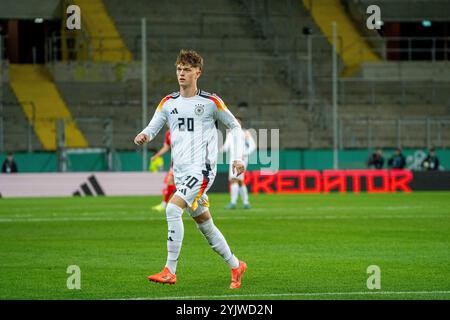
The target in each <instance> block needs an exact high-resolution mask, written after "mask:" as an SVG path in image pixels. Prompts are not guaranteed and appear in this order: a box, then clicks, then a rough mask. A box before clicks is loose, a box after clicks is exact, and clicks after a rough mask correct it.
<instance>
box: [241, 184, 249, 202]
mask: <svg viewBox="0 0 450 320" xmlns="http://www.w3.org/2000/svg"><path fill="white" fill-rule="evenodd" d="M239 195H240V196H241V199H242V202H243V203H244V204H249V203H248V190H247V186H246V185H245V184H242V186H241V187H240V188H239Z"/></svg>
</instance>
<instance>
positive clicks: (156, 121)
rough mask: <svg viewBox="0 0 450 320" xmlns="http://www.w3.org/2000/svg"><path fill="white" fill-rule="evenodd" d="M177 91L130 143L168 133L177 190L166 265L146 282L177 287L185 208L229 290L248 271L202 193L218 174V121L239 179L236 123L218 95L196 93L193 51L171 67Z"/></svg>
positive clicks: (198, 61) (197, 68)
mask: <svg viewBox="0 0 450 320" xmlns="http://www.w3.org/2000/svg"><path fill="white" fill-rule="evenodd" d="M175 66H176V74H177V79H178V84H179V85H180V91H179V92H175V93H172V94H170V95H167V96H166V97H164V98H163V99H162V100H161V102H160V104H159V105H158V107H157V108H156V111H155V114H154V115H153V118H152V120H151V121H150V123H149V124H148V126H147V127H146V128H145V129H144V130H142V132H141V133H139V134H138V135H137V136H136V137H135V138H134V143H135V144H137V145H141V144H143V143H145V142H150V141H152V140H153V139H154V138H155V136H156V135H157V134H158V132H159V131H160V130H161V128H162V127H163V126H164V124H166V123H168V124H169V127H170V132H171V149H172V160H173V173H174V178H175V185H176V187H177V191H176V192H175V194H174V195H173V196H172V198H171V199H170V201H169V203H168V205H167V207H166V218H167V224H168V238H167V252H168V253H167V262H166V265H165V267H164V269H163V271H162V272H160V273H157V274H154V275H151V276H149V277H148V279H149V280H150V281H154V282H159V283H168V284H175V282H176V267H177V262H178V257H179V255H180V250H181V246H182V242H183V236H184V226H183V220H182V218H181V217H182V214H183V210H184V209H187V211H188V212H189V214H190V215H191V217H192V218H193V219H194V220H195V222H196V224H197V227H198V229H199V230H200V232H201V233H202V234H203V235H204V237H205V238H206V240H207V241H208V243H209V244H210V246H211V247H212V249H214V251H216V252H217V253H218V254H219V255H220V256H222V258H223V259H224V260H225V262H226V263H227V264H228V266H229V267H230V269H231V284H230V288H231V289H237V288H239V287H240V285H241V279H242V275H243V274H244V272H245V270H246V269H247V265H246V263H245V262H243V261H240V260H239V259H238V258H236V256H235V255H234V254H233V252H232V251H231V249H230V247H229V246H228V244H227V241H226V240H225V238H224V236H223V235H222V233H221V232H220V230H219V229H218V228H217V227H216V226H215V225H214V222H213V219H212V217H211V214H210V212H209V202H208V196H207V195H206V192H207V191H208V189H209V188H210V187H211V185H212V184H213V182H214V178H215V176H216V170H217V153H218V139H217V120H220V121H221V122H223V123H224V124H225V125H226V126H227V127H228V128H230V129H231V133H232V135H233V139H234V155H235V159H232V162H233V165H232V166H233V170H234V171H235V173H236V175H241V174H243V172H244V170H245V168H244V162H243V150H244V146H243V138H242V134H243V133H242V130H241V126H240V125H239V123H238V121H237V120H236V118H235V117H234V116H233V114H232V113H231V112H230V111H229V110H228V108H227V107H226V106H225V104H224V102H223V101H222V99H220V98H219V97H218V96H216V95H213V94H210V93H207V92H205V91H202V90H199V89H198V88H197V80H198V78H199V77H200V75H201V73H202V67H203V58H202V57H201V56H200V55H199V54H198V53H197V52H195V51H193V50H181V51H180V53H179V54H178V57H177V61H176V63H175Z"/></svg>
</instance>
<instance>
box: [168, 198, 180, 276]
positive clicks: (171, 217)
mask: <svg viewBox="0 0 450 320" xmlns="http://www.w3.org/2000/svg"><path fill="white" fill-rule="evenodd" d="M182 215H183V209H181V208H180V207H179V206H177V205H174V204H172V203H169V204H168V205H167V207H166V218H167V226H168V236H167V262H166V267H167V268H169V270H170V272H171V273H173V274H175V273H176V272H177V262H178V256H179V255H180V251H181V245H182V243H183V237H184V225H183V220H182V219H181V216H182Z"/></svg>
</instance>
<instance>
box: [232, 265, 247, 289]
mask: <svg viewBox="0 0 450 320" xmlns="http://www.w3.org/2000/svg"><path fill="white" fill-rule="evenodd" d="M245 270H247V264H246V263H245V262H244V261H239V267H237V268H236V269H231V284H230V289H238V288H240V287H241V280H242V275H243V274H244V272H245Z"/></svg>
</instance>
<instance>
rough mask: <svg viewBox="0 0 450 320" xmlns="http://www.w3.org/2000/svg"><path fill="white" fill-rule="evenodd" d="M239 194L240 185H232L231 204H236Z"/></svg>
mask: <svg viewBox="0 0 450 320" xmlns="http://www.w3.org/2000/svg"><path fill="white" fill-rule="evenodd" d="M238 194H239V185H238V184H237V183H232V184H231V203H232V204H236V202H237V198H238Z"/></svg>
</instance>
